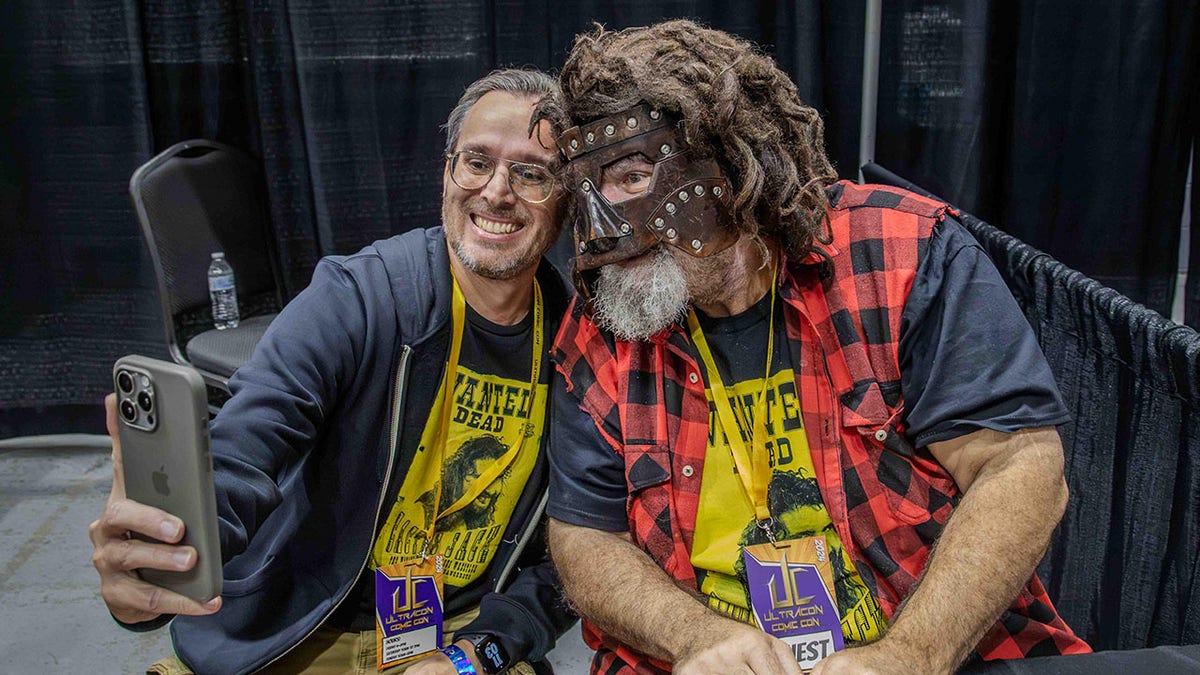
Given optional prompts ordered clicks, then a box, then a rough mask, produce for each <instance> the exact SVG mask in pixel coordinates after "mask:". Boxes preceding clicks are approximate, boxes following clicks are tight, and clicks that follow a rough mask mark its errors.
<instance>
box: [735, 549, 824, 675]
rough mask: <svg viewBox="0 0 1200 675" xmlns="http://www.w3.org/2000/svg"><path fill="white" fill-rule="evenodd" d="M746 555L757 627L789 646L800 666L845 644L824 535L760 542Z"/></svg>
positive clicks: (805, 668)
mask: <svg viewBox="0 0 1200 675" xmlns="http://www.w3.org/2000/svg"><path fill="white" fill-rule="evenodd" d="M742 555H743V556H744V559H745V562H746V585H747V586H748V588H749V591H750V606H751V608H752V609H753V610H754V618H755V620H756V621H757V622H758V626H759V628H761V629H762V630H763V631H765V632H767V633H769V634H771V635H774V636H775V637H777V638H779V639H780V640H783V642H784V643H786V644H787V645H788V646H789V647H791V649H792V653H794V654H795V655H796V660H797V661H799V662H800V667H801V668H803V669H804V670H806V671H807V670H810V669H812V667H813V666H815V665H816V664H817V662H818V661H820V660H821V659H823V658H825V657H827V656H831V655H832V654H833V653H834V652H835V651H838V650H839V649H842V648H843V647H845V641H844V640H843V638H842V623H841V617H840V616H839V615H838V605H837V600H836V597H835V595H834V588H833V568H832V566H831V565H830V563H829V554H828V553H827V550H826V545H825V537H806V538H804V539H792V540H789V541H782V542H779V543H777V544H770V543H768V544H758V545H756V546H750V547H747V548H745V549H744V550H743V551H742Z"/></svg>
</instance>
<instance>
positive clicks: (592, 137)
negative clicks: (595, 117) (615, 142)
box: [585, 131, 596, 143]
mask: <svg viewBox="0 0 1200 675" xmlns="http://www.w3.org/2000/svg"><path fill="white" fill-rule="evenodd" d="M585 138H586V140H587V142H588V143H595V142H596V134H593V133H592V132H590V131H589V132H587V136H586V137H585Z"/></svg>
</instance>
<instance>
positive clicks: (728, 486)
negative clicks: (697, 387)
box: [691, 303, 885, 642]
mask: <svg viewBox="0 0 1200 675" xmlns="http://www.w3.org/2000/svg"><path fill="white" fill-rule="evenodd" d="M760 304H761V303H760ZM756 308H757V310H758V311H759V312H760V314H761V320H760V321H759V322H758V323H757V328H758V330H757V336H758V337H761V340H758V341H753V342H752V344H759V345H760V347H759V348H758V349H757V350H755V349H747V348H746V346H745V341H746V339H747V332H750V333H753V332H754V328H755V326H754V325H753V324H752V325H750V326H747V325H746V323H747V322H746V319H745V318H744V317H741V318H739V317H740V315H739V317H731V319H733V320H734V321H733V323H734V324H738V323H740V324H742V325H741V326H740V327H737V328H734V329H730V328H729V327H728V326H723V327H722V328H724V329H725V330H727V331H730V332H727V333H725V335H724V336H722V335H721V334H720V332H719V331H718V330H709V329H706V330H705V336H706V338H707V341H708V344H709V346H710V347H711V348H712V349H713V351H714V353H715V355H716V357H717V363H718V364H721V363H722V362H723V359H722V358H721V352H722V346H723V345H722V343H724V345H725V346H729V345H730V344H731V341H733V342H736V343H737V346H736V347H734V348H735V349H738V350H739V351H742V357H741V360H742V361H746V360H747V359H746V358H745V355H746V354H751V355H753V356H752V358H753V360H754V363H753V364H745V363H741V364H738V365H735V366H733V368H734V370H735V371H740V372H734V373H732V376H731V373H729V372H728V369H727V368H721V367H720V365H718V368H720V369H721V370H722V372H721V376H722V381H723V382H724V383H725V388H726V392H727V393H728V394H729V396H730V404H731V407H732V409H733V413H734V418H735V419H736V420H737V424H738V430H739V432H740V433H741V435H742V437H743V438H745V439H748V438H749V437H750V434H751V433H752V429H753V427H752V425H751V422H752V421H753V415H754V402H755V400H756V398H757V397H758V394H759V392H760V391H762V373H763V366H764V365H765V351H766V350H765V345H766V331H765V323H766V321H765V318H766V314H767V309H765V308H762V307H758V306H756ZM756 308H751V309H750V310H747V311H748V312H753V311H755V309H756ZM776 314H777V315H778V314H779V312H776ZM708 321H709V322H713V321H714V320H713V319H709V320H708ZM717 321H721V320H717ZM709 328H710V329H711V328H712V324H711V323H710V325H709ZM775 345H776V347H775V356H774V357H773V358H772V369H771V370H772V373H771V376H770V378H769V379H768V383H767V388H766V391H765V394H764V399H765V403H764V406H765V409H766V413H767V417H766V420H765V427H766V432H767V439H768V440H767V452H768V453H769V454H768V457H769V461H770V466H771V469H772V475H771V480H770V483H769V484H768V488H767V505H768V507H769V509H770V511H771V515H772V516H773V517H774V519H775V521H776V527H777V530H776V533H775V536H776V539H777V540H780V541H782V540H784V539H793V538H799V537H810V536H815V535H824V536H825V539H826V543H827V545H828V549H829V551H830V552H831V554H832V555H831V556H830V558H831V560H832V563H833V572H834V589H835V595H836V596H837V602H838V610H839V613H840V615H841V618H842V632H843V634H844V636H845V638H846V640H847V641H853V642H862V641H867V640H873V639H876V638H878V637H879V636H880V635H881V634H882V631H883V627H884V626H885V619H884V617H883V612H882V610H881V609H880V607H879V603H878V601H877V600H876V599H875V598H874V596H872V595H871V593H870V591H869V589H868V588H867V586H866V585H865V584H864V583H863V581H862V578H861V577H860V576H859V574H858V572H857V570H855V568H854V565H853V564H852V563H851V561H850V558H849V555H848V554H847V553H846V551H845V549H844V548H843V547H842V543H841V540H840V539H839V538H838V535H837V532H836V531H835V530H834V527H833V522H832V521H831V520H830V518H829V512H828V511H827V510H826V508H825V503H824V500H823V499H822V497H821V492H820V488H819V487H818V485H817V479H816V471H815V470H814V468H813V463H812V456H811V455H810V453H809V448H808V438H807V436H806V434H805V431H804V425H803V419H802V416H801V413H800V411H801V408H800V406H801V401H800V397H799V395H798V392H797V390H796V378H795V372H794V370H793V369H792V367H791V364H790V358H789V350H788V348H787V342H786V340H785V339H784V338H783V335H782V332H780V333H779V334H777V335H776V339H775ZM736 361H737V359H736V358H735V359H732V360H731V362H736ZM755 369H756V370H757V377H755V376H753V375H750V376H748V377H747V373H749V372H753V371H754V370H755ZM738 375H741V376H742V377H741V378H739V377H738ZM706 381H710V380H706ZM705 394H706V396H707V398H708V402H709V420H708V422H709V434H708V450H707V451H706V453H705V457H704V475H703V478H702V480H701V484H700V503H699V510H698V513H697V518H696V531H695V536H694V540H693V543H692V553H691V561H692V565H693V567H695V568H696V572H697V575H698V578H699V581H700V591H701V592H702V593H704V594H705V595H707V596H708V602H709V606H710V607H712V608H713V609H714V610H717V611H719V612H721V613H723V614H725V615H727V616H730V617H732V618H734V619H737V620H739V621H744V622H747V623H751V624H753V623H754V618H753V616H752V614H751V611H750V600H749V595H748V593H747V591H746V586H745V583H746V570H745V563H744V562H743V559H742V547H743V546H749V545H753V544H758V543H764V542H766V541H767V538H766V535H765V533H763V532H762V530H761V529H760V528H758V527H757V525H756V520H755V517H754V506H753V504H752V503H751V501H750V497H749V495H748V494H747V493H746V488H745V487H744V486H743V484H742V481H741V479H740V478H739V476H738V473H737V468H736V466H735V464H734V460H733V453H732V451H731V450H730V448H729V444H728V442H727V441H726V439H725V434H724V433H723V430H722V429H721V422H720V418H719V417H718V416H717V412H716V407H715V406H714V405H713V392H712V389H711V387H709V388H706V391H705Z"/></svg>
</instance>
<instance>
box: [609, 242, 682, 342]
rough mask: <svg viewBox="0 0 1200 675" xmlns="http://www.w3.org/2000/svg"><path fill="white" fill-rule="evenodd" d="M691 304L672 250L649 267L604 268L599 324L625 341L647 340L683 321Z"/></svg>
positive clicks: (659, 253) (659, 255)
mask: <svg viewBox="0 0 1200 675" xmlns="http://www.w3.org/2000/svg"><path fill="white" fill-rule="evenodd" d="M690 302H691V296H690V294H689V292H688V285H687V280H686V279H685V277H684V274H683V268H682V267H680V266H679V263H678V262H676V261H675V258H674V257H673V256H672V255H671V253H670V252H669V251H667V250H666V249H665V248H660V249H658V251H656V252H655V253H654V258H653V260H652V262H651V263H650V264H648V265H644V266H641V267H636V268H632V269H622V268H620V267H618V266H617V265H605V266H604V267H602V268H600V275H599V278H598V279H597V280H596V294H595V309H596V313H595V319H596V325H598V326H600V327H601V328H603V329H605V330H608V331H611V332H612V333H613V335H615V336H616V337H617V338H618V339H621V340H629V341H638V340H646V339H648V338H649V337H650V336H652V335H654V334H656V333H658V332H659V331H661V330H663V329H664V328H667V327H668V326H670V325H671V324H673V323H675V322H677V321H679V320H680V319H682V318H683V317H684V315H685V314H687V309H688V304H689V303H690Z"/></svg>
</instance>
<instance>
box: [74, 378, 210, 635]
mask: <svg viewBox="0 0 1200 675" xmlns="http://www.w3.org/2000/svg"><path fill="white" fill-rule="evenodd" d="M114 383H115V385H116V389H117V391H118V393H117V394H114V395H109V396H108V397H107V398H106V399H105V408H106V412H107V425H108V432H109V436H110V437H111V439H112V443H113V487H112V491H111V493H110V494H109V499H108V505H107V507H106V509H105V511H104V514H103V515H102V517H101V518H100V519H99V520H97V521H95V522H93V523H92V524H91V527H90V528H89V534H90V536H91V540H92V545H93V547H94V552H93V556H92V561H93V564H94V565H95V567H96V570H97V572H99V574H100V581H101V594H102V595H103V597H104V600H105V603H106V604H107V605H108V608H109V611H111V612H112V614H113V616H114V617H116V618H117V619H118V620H120V621H123V622H126V623H139V622H143V621H148V620H151V619H154V618H156V617H158V616H159V615H162V614H193V615H198V614H211V613H213V612H215V611H217V610H218V609H219V608H220V606H221V600H220V597H219V595H220V591H221V555H220V540H219V538H218V533H217V521H216V505H215V499H214V498H213V489H212V473H211V460H210V459H209V455H208V444H207V439H208V426H207V403H206V401H205V396H204V387H203V382H202V381H201V380H200V378H199V375H198V374H197V373H196V372H195V371H194V370H192V369H189V368H183V367H181V366H176V365H175V364H170V363H166V362H163V361H157V360H155V359H147V358H144V357H125V358H123V359H121V360H120V361H118V362H117V364H116V366H114ZM143 394H144V395H143ZM131 406H133V408H132V409H131ZM156 474H157V477H156ZM205 601H207V602H205Z"/></svg>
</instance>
